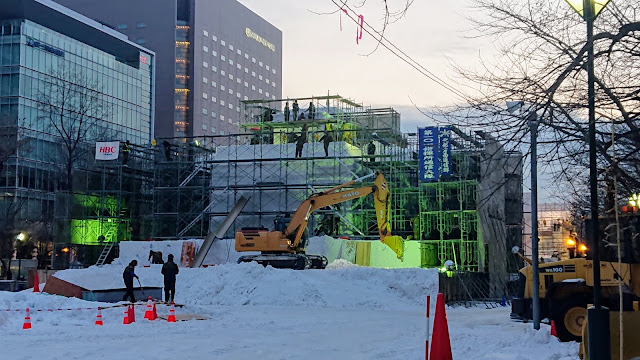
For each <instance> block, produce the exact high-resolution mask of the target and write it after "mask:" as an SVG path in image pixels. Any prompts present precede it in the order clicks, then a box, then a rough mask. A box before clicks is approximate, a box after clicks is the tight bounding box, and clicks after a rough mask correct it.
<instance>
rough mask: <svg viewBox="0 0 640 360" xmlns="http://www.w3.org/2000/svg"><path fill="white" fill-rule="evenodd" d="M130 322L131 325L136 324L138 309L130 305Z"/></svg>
mask: <svg viewBox="0 0 640 360" xmlns="http://www.w3.org/2000/svg"><path fill="white" fill-rule="evenodd" d="M129 321H130V322H131V323H134V322H136V308H135V306H133V305H129Z"/></svg>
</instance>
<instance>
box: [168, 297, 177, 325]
mask: <svg viewBox="0 0 640 360" xmlns="http://www.w3.org/2000/svg"><path fill="white" fill-rule="evenodd" d="M173 305H174V304H173V301H172V302H171V309H170V310H169V317H168V318H167V322H176V308H175V307H174V306H173Z"/></svg>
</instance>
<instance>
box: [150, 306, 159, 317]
mask: <svg viewBox="0 0 640 360" xmlns="http://www.w3.org/2000/svg"><path fill="white" fill-rule="evenodd" d="M152 314H153V316H152V319H151V320H155V319H157V318H158V312H157V311H156V303H155V302H154V303H153V313H152Z"/></svg>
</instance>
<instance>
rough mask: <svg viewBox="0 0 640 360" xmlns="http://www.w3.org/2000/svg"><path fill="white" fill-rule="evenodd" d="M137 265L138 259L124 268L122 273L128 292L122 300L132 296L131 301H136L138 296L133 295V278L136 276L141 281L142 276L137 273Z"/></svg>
mask: <svg viewBox="0 0 640 360" xmlns="http://www.w3.org/2000/svg"><path fill="white" fill-rule="evenodd" d="M136 265H138V261H137V260H131V262H130V263H129V265H128V266H127V267H126V268H125V269H124V272H123V273H122V278H123V279H124V286H126V287H127V292H126V293H125V294H124V297H123V298H122V301H127V298H129V297H130V298H131V302H133V303H134V302H136V298H135V296H134V295H133V278H136V279H138V281H140V278H139V277H138V275H136V273H135V267H136Z"/></svg>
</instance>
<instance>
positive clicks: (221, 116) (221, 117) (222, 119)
mask: <svg viewBox="0 0 640 360" xmlns="http://www.w3.org/2000/svg"><path fill="white" fill-rule="evenodd" d="M220 102H222V100H221V101H220ZM220 121H224V115H222V114H220ZM220 131H222V130H220ZM222 134H223V135H224V133H222Z"/></svg>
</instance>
